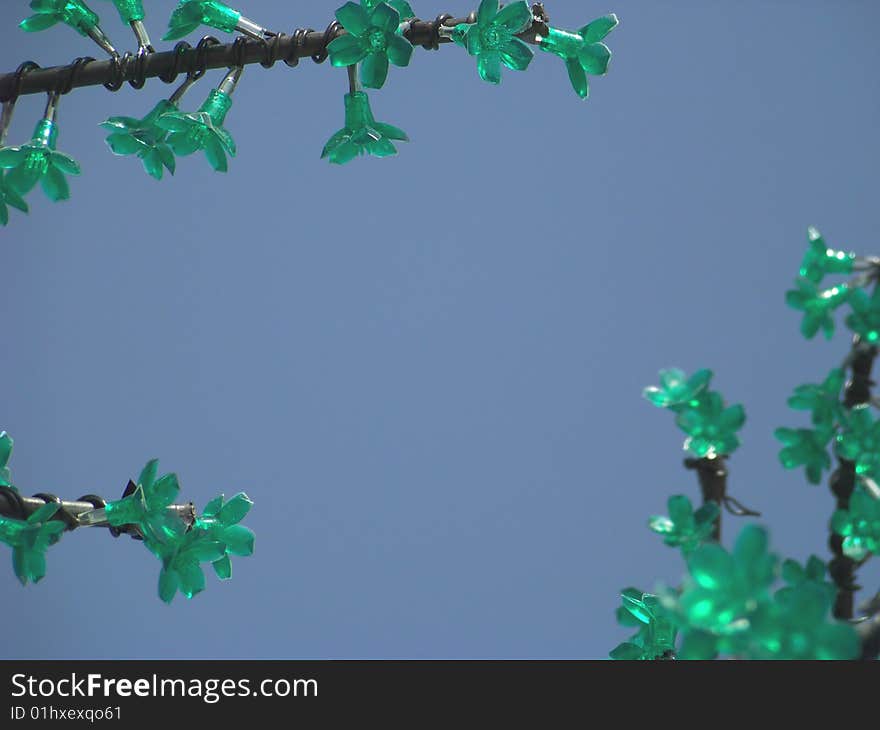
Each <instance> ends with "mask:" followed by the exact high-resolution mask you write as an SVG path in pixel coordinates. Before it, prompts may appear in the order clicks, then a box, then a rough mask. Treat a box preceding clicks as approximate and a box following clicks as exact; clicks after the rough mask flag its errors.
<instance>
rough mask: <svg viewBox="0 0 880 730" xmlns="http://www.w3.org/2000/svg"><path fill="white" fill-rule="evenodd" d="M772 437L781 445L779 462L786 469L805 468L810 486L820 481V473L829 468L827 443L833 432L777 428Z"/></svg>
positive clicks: (829, 459) (829, 458) (829, 460)
mask: <svg viewBox="0 0 880 730" xmlns="http://www.w3.org/2000/svg"><path fill="white" fill-rule="evenodd" d="M773 435H774V436H776V438H778V439H779V440H780V441H781V442H782V443H783V448H782V449H781V450H780V452H779V461H780V463H781V464H782V466H784V467H785V468H786V469H795V468H797V467H799V466H805V467H806V470H807V480H808V481H809V482H810V484H818V483H819V482H821V481H822V472H823V471H824V470H825V469H830V468H831V457H830V456H829V455H828V442H829V441H830V440H831V437H832V435H833V432H832V431H831V430H828V429H816V430H811V429H809V428H777V429H776V430H775V431H774V432H773Z"/></svg>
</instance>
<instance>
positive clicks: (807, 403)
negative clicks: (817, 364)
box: [788, 368, 846, 431]
mask: <svg viewBox="0 0 880 730" xmlns="http://www.w3.org/2000/svg"><path fill="white" fill-rule="evenodd" d="M845 381H846V373H845V372H844V371H843V370H841V369H840V368H835V369H834V370H832V371H831V372H830V373H828V377H827V378H825V381H824V382H823V383H822V384H821V385H812V384H804V385H799V386H797V388H795V389H794V395H792V396H791V397H790V398H789V399H788V405H789V407H790V408H794V409H796V410H805V411H811V412H812V413H811V415H812V420H813V425H814V426H816V427H817V428H819V429H822V430H826V431H828V430H831V429H833V428H834V425H835V422H837V421H838V420H841V419H842V408H843V406H842V405H841V402H840V391H841V388H843V384H844V382H845Z"/></svg>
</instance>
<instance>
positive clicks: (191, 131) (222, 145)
mask: <svg viewBox="0 0 880 730" xmlns="http://www.w3.org/2000/svg"><path fill="white" fill-rule="evenodd" d="M231 106H232V97H231V96H229V95H228V94H225V93H224V92H222V91H220V90H219V89H212V90H211V93H210V95H209V96H208V98H207V99H206V100H205V103H204V104H202V105H201V106H200V107H199V109H198V111H196V112H193V113H192V114H187V113H185V112H181V111H170V112H167V113H165V114H163V115H162V116H160V117H159V119H158V120H157V122H156V124H157V125H158V126H159V127H160V128H161V129H165V130H167V131H169V132H171V134H169V135H168V139H167V142H168V145H169V146H170V147H171V149H172V150H173V151H174V154H176V155H181V156H182V155H191V154H193V153H194V152H198V151H199V150H203V151H204V152H205V156H206V157H207V158H208V162H209V163H210V165H211V167H213V168H214V170H216V171H217V172H226V171H227V170H228V169H229V164H228V162H227V160H226V154H227V153H228V154H229V155H231V156H232V157H235V140H234V139H232V135H231V134H229V132H227V131H226V130H225V129H224V128H223V122H224V121H225V119H226V114H227V113H228V112H229V109H230V107H231Z"/></svg>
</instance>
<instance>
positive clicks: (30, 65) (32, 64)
mask: <svg viewBox="0 0 880 730" xmlns="http://www.w3.org/2000/svg"><path fill="white" fill-rule="evenodd" d="M38 68H40V64H38V63H37V62H36V61H25V62H24V63H22V64H20V65H19V67H18V68H17V69H15V81H14V83H13V87H12V96H11V97H10V99H9V101H10V102H11V103H12V104H15V102H17V101H18V96H19V94H20V93H21V82H22V79H23V78H24V75H25V74H26V73H27V72H28V71H34V70H36V69H38Z"/></svg>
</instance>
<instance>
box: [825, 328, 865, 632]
mask: <svg viewBox="0 0 880 730" xmlns="http://www.w3.org/2000/svg"><path fill="white" fill-rule="evenodd" d="M876 357H877V347H876V346H875V345H869V344H868V343H866V342H864V341H862V339H861V338H860V337H859V336H858V335H855V336H854V337H853V344H852V349H851V350H850V354H849V356H848V357H847V361H846V364H847V366H848V368H849V370H850V372H851V376H850V378H849V380H848V381H847V383H846V386H845V389H844V396H843V405H844V407H845V408H847V409H852V408H854V407H855V406H859V405H862V404H864V403H870V401H871V386H872V385H873V384H874V383H873V381H872V380H871V369H872V368H873V366H874V360H875V358H876ZM838 464H839V466H838V467H837V469H836V470H835V471H834V473H833V474H832V475H831V479H830V481H829V487H830V488H831V493H832V494H833V495H834V498H835V500H836V509H838V510H846V509H849V500H850V496H851V495H852V493H853V490H854V489H855V486H856V465H855V463H854V462H852V461H849V460H848V459H843V458H840V457H838ZM828 546H829V548H830V549H831V554H832V556H833V557H832V558H831V560H830V561H829V563H828V571H829V573H830V575H831V579H832V580H833V581H834V584H835V585H836V586H837V599H836V600H835V602H834V609H833V613H834V617H835V618H838V619H852V618H853V616H854V614H855V607H854V599H855V593H856V591H857V590H858V589H859V586H858V585H857V584H856V569H857V568H858V566H859V564H858V563H857V562H856V561H855V560H853V559H852V558H850V557H848V556H847V555H845V554H844V551H843V536H842V535H839V534H837V533H835V532H832V534H831V536H830V537H829V538H828Z"/></svg>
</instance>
